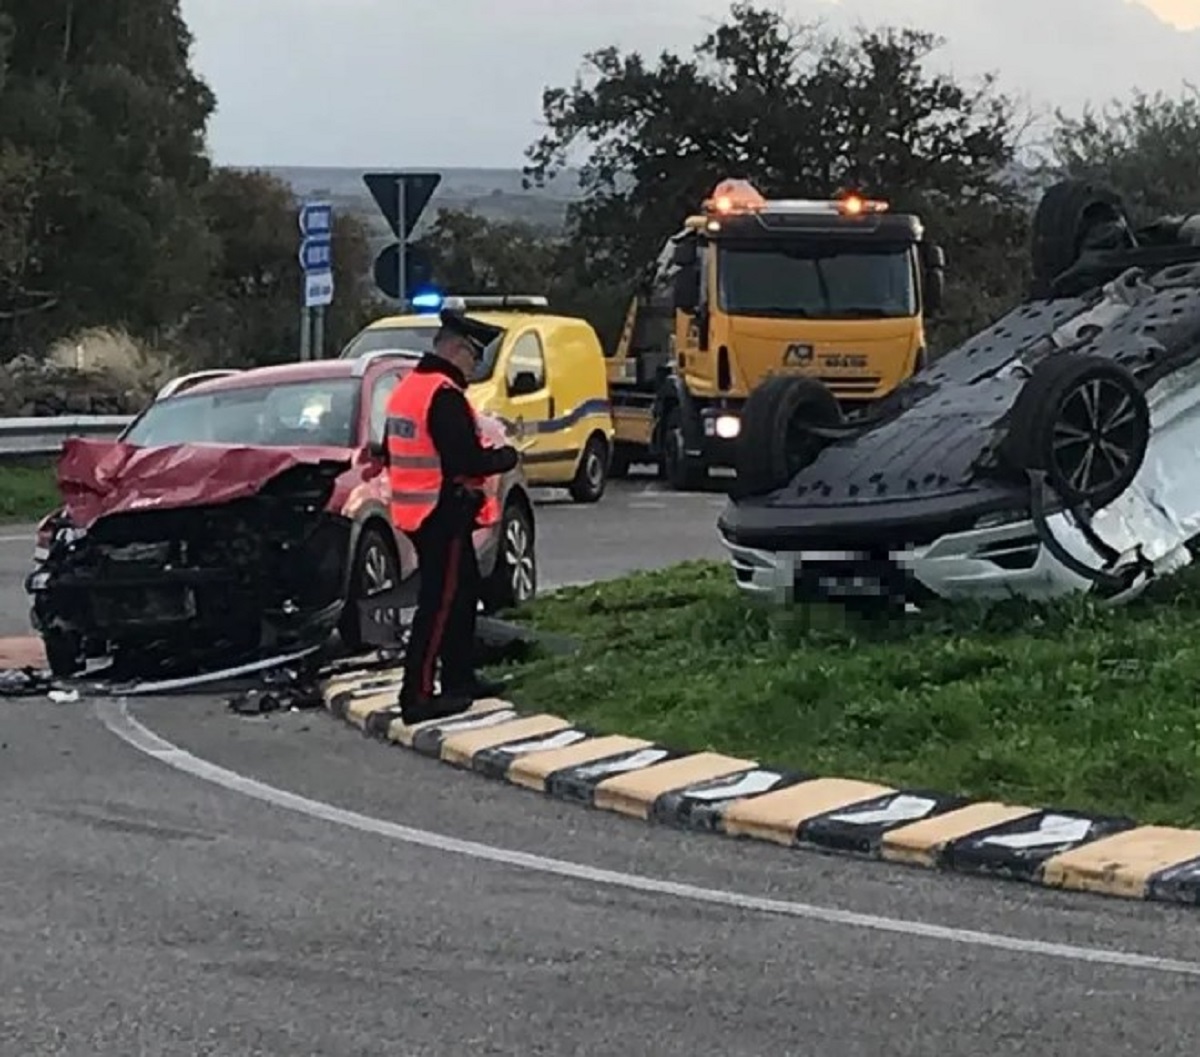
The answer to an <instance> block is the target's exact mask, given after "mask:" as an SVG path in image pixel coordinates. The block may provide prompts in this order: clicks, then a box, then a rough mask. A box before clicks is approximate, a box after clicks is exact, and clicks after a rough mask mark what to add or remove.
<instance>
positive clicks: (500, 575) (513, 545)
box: [479, 500, 537, 613]
mask: <svg viewBox="0 0 1200 1057" xmlns="http://www.w3.org/2000/svg"><path fill="white" fill-rule="evenodd" d="M496 546H497V547H498V548H499V549H498V551H497V554H496V564H495V566H494V567H493V569H492V573H491V575H490V576H489V577H488V578H487V579H486V580H485V581H484V582H483V587H482V590H481V591H480V593H479V594H480V599H481V600H482V602H483V608H484V612H486V613H496V612H499V611H500V610H504V609H515V608H517V607H518V606H522V605H524V604H525V603H526V602H531V601H532V600H533V599H534V598H535V597H536V596H537V554H536V552H535V549H534V532H533V518H532V517H531V516H530V513H529V511H528V510H527V509H526V507H525V505H524V503H522V502H520V501H519V500H509V502H508V503H506V504H505V506H504V514H503V515H502V516H501V519H500V539H499V540H498V542H497V543H496Z"/></svg>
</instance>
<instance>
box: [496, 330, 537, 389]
mask: <svg viewBox="0 0 1200 1057" xmlns="http://www.w3.org/2000/svg"><path fill="white" fill-rule="evenodd" d="M523 371H528V372H529V373H530V374H532V375H533V376H534V377H535V378H536V379H537V383H538V388H539V389H542V388H544V387H545V385H546V357H545V354H544V353H543V352H542V339H541V338H539V337H538V335H537V331H534V330H530V331H526V333H524V334H522V335H521V336H520V337H519V338H517V340H516V341H515V342H513V347H512V352H511V353H510V354H509V357H508V369H507V370H506V371H505V374H504V379H505V381H506V382H507V383H508V384H509V385H512V384H513V381H514V380H515V379H516V377H517V375H518V374H520V373H522V372H523Z"/></svg>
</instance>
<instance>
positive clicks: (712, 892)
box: [95, 701, 1200, 977]
mask: <svg viewBox="0 0 1200 1057" xmlns="http://www.w3.org/2000/svg"><path fill="white" fill-rule="evenodd" d="M95 708H96V713H97V715H98V716H99V717H100V719H101V721H102V722H103V723H104V725H105V726H106V727H107V728H108V729H109V730H110V731H111V732H112V733H113V734H115V735H116V736H117V737H118V738H120V739H121V740H122V741H124V742H125V743H126V744H128V745H130V746H132V747H133V748H135V749H137V750H138V751H139V752H142V753H145V754H146V755H147V756H151V757H153V758H154V759H156V760H158V761H159V762H160V763H163V764H166V765H167V766H168V767H173V768H174V769H175V770H177V771H182V772H184V773H186V774H190V775H192V776H193V777H195V778H199V779H201V780H203V781H206V782H211V783H212V784H214V785H217V786H220V787H222V788H224V789H228V790H230V791H232V792H235V793H241V794H242V795H243V796H248V797H251V798H252V799H254V800H259V801H261V802H263V803H267V804H271V805H272V806H274V807H280V808H283V809H285V810H287V811H295V812H298V813H299V814H302V815H307V816H308V817H310V818H315V819H320V820H322V821H324V822H332V823H334V824H336V825H340V826H346V827H347V828H349V829H355V830H358V831H359V832H362V833H370V834H373V835H375V836H379V837H386V838H388V839H389V840H395V841H399V842H401V843H403V844H412V845H416V846H418V847H422V848H431V849H433V850H435V851H441V852H449V853H450V854H453V855H465V856H467V857H469V858H472V859H478V860H483V861H485V862H492V863H497V864H499V865H501V866H511V867H518V868H520V869H525V870H532V871H535V872H537V873H543V874H551V875H554V876H556V877H566V878H570V879H571V880H576V881H588V882H591V883H592V884H598V885H607V886H608V887H610V888H624V889H627V890H630V891H635V892H643V893H648V894H651V895H662V896H672V897H674V898H676V899H685V900H690V901H692V902H697V903H707V904H710V905H715V906H724V907H731V908H733V909H735V910H747V911H756V912H759V913H764V914H776V915H781V916H784V917H790V918H799V919H803V920H807V921H816V922H820V923H821V924H825V925H843V926H848V927H850V928H860V929H868V930H871V931H874V932H888V933H893V934H899V935H902V936H910V937H915V938H920V939H930V940H937V941H940V942H943V943H954V944H958V945H960V946H968V947H984V948H990V949H993V950H1002V951H1009V952H1011V953H1017V954H1034V955H1041V956H1044V957H1049V958H1060V959H1065V960H1066V961H1072V962H1087V963H1091V964H1094V965H1106V966H1112V967H1117V968H1122V969H1140V970H1144V971H1147V972H1158V973H1170V974H1174V975H1180V976H1190V977H1200V963H1198V962H1185V961H1177V960H1175V959H1173V958H1157V957H1154V956H1152V955H1145V954H1134V953H1130V952H1127V951H1117V950H1104V949H1102V948H1098V947H1078V946H1075V945H1073V944H1067V943H1050V942H1047V941H1043V940H1028V939H1021V938H1019V937H1016V936H1004V935H1000V934H997V933H991V932H978V931H975V930H973V929H959V928H952V927H950V926H947V925H931V924H927V923H925V922H921V921H907V920H904V919H902V918H888V917H881V916H879V915H875V914H861V913H857V912H855V911H850V910H838V909H835V908H833V907H820V906H814V905H812V904H809V903H796V902H791V901H788V900H783V899H767V898H764V897H762V896H753V895H748V894H746V893H742V892H731V891H726V890H723V889H719V888H705V887H702V886H700V885H691V884H684V883H682V882H677V881H665V880H660V879H658V878H654V877H646V876H643V875H640V874H631V873H623V872H621V871H617V870H605V869H601V868H599V867H595V866H585V865H583V864H582V863H574V862H569V861H567V860H564V859H551V858H548V857H546V856H543V855H534V854H531V853H529V852H522V851H516V850H513V849H510V848H498V847H495V846H493V845H490V844H480V843H477V842H475V841H469V840H461V839H459V838H457V837H449V836H446V835H444V834H441V833H432V832H430V831H429V830H422V829H415V828H413V827H411V826H403V825H400V824H399V823H396V822H388V821H386V820H384V819H379V818H373V817H371V816H370V815H360V814H359V813H358V812H356V811H347V810H346V809H344V808H340V807H334V806H333V805H332V804H326V803H324V802H323V801H320V800H310V799H308V798H307V797H303V796H298V795H296V794H295V793H289V792H286V791H285V790H282V789H276V788H275V787H274V786H271V785H267V784H265V783H263V782H259V781H257V780H255V779H253V778H247V777H246V776H244V775H241V774H238V773H237V772H236V771H229V770H226V769H225V768H224V767H219V766H217V765H216V764H215V763H210V762H209V761H207V760H204V759H201V758H200V757H198V756H193V755H192V754H191V753H190V752H187V751H185V750H183V749H181V748H179V747H178V746H176V745H172V744H171V743H170V742H169V741H166V740H164V739H163V738H160V737H159V736H158V735H157V734H155V733H154V732H153V731H151V730H149V729H147V728H146V727H144V726H143V725H142V724H141V723H139V722H138V721H137V720H136V719H134V718H133V717H132V716H130V715H129V713H128V710H127V708H126V706H125V703H124V702H123V701H99V702H97V703H96V706H95Z"/></svg>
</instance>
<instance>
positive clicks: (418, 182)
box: [363, 172, 442, 240]
mask: <svg viewBox="0 0 1200 1057" xmlns="http://www.w3.org/2000/svg"><path fill="white" fill-rule="evenodd" d="M401 180H403V181H404V218H403V219H404V224H403V228H401V217H400V181H401ZM441 182H442V174H441V173H440V172H369V173H364V174H363V183H365V184H366V185H367V190H368V191H370V192H371V197H372V198H374V199H375V204H376V205H378V206H379V210H380V212H381V213H383V215H384V217H385V218H386V219H387V222H388V224H389V225H390V226H391V229H392V233H393V234H394V235H395V236H396V238H398V239H405V240H407V239H408V237H409V236H410V235H411V234H412V231H413V228H415V227H416V226H417V220H418V219H420V216H421V214H422V213H423V212H425V207H426V206H427V205H428V204H429V199H431V198H432V197H433V192H434V191H436V190H437V187H438V184H440V183H441Z"/></svg>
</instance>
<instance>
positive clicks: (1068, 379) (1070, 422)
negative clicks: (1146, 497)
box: [1000, 353, 1150, 511]
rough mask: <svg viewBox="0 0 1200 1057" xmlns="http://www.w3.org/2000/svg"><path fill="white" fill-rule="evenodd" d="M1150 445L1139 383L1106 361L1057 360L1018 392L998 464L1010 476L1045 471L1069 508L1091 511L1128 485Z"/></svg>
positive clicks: (1047, 361)
mask: <svg viewBox="0 0 1200 1057" xmlns="http://www.w3.org/2000/svg"><path fill="white" fill-rule="evenodd" d="M1149 443H1150V409H1149V406H1148V404H1147V402H1146V395H1145V393H1144V392H1143V391H1142V387H1141V386H1140V385H1139V384H1138V381H1137V379H1136V378H1134V376H1133V375H1132V374H1131V373H1130V372H1129V371H1127V370H1126V369H1125V368H1124V367H1121V366H1120V365H1119V364H1116V363H1113V362H1112V361H1111V360H1109V359H1106V358H1103V357H1099V356H1088V355H1075V354H1072V353H1060V354H1057V355H1053V354H1052V355H1051V356H1050V357H1049V358H1048V359H1045V360H1043V361H1042V362H1041V363H1039V364H1038V365H1037V367H1035V368H1034V370H1033V373H1032V374H1031V375H1030V377H1029V380H1028V381H1027V382H1026V383H1025V386H1024V387H1023V388H1022V390H1021V392H1020V394H1019V395H1018V397H1017V400H1016V403H1015V404H1014V405H1013V409H1012V411H1011V413H1010V416H1009V421H1008V426H1007V432H1006V435H1005V438H1004V440H1003V441H1002V442H1001V445H1000V456H1001V459H1002V460H1003V462H1004V463H1005V464H1006V465H1007V467H1008V469H1010V470H1013V471H1017V472H1021V473H1027V472H1028V471H1030V470H1040V471H1043V472H1044V473H1045V474H1046V481H1047V483H1048V484H1049V485H1050V487H1051V488H1052V489H1053V490H1054V492H1055V493H1056V494H1057V495H1058V496H1059V498H1060V499H1061V500H1062V501H1063V502H1064V503H1066V504H1067V505H1068V506H1070V507H1079V508H1086V509H1089V510H1092V511H1095V510H1100V509H1102V508H1103V507H1106V506H1108V504H1109V503H1111V502H1112V501H1113V500H1114V499H1116V498H1117V497H1118V496H1119V495H1121V494H1122V493H1123V492H1124V491H1125V490H1126V489H1127V488H1128V487H1129V486H1130V485H1131V484H1132V483H1133V481H1134V479H1135V478H1136V477H1137V475H1138V471H1139V470H1140V469H1141V466H1142V462H1143V461H1144V459H1145V457H1146V449H1147V447H1148V445H1149ZM1089 452H1090V453H1091V455H1092V460H1091V462H1086V460H1087V456H1088V453H1089ZM1118 463H1119V464H1118Z"/></svg>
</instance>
